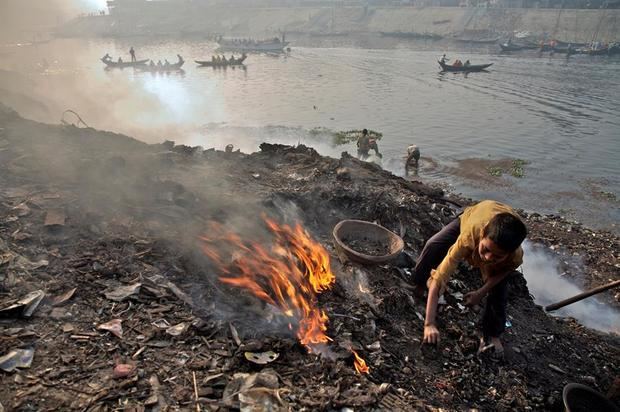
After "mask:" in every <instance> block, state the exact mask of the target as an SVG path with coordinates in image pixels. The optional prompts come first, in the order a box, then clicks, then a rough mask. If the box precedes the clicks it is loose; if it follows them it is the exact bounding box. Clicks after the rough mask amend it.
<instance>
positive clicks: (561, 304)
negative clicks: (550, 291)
mask: <svg viewBox="0 0 620 412" xmlns="http://www.w3.org/2000/svg"><path fill="white" fill-rule="evenodd" d="M618 286H620V280H615V281H613V282H610V283H607V284H606V285H602V286H598V287H596V288H593V289H590V290H587V291H585V292H582V293H580V294H578V295H575V296H573V297H571V298H568V299H564V300H561V301H559V302H557V303H553V304H551V305H547V306H545V310H546V311H547V312H551V311H553V310H557V309H560V308H563V307H564V306H567V305H570V304H572V303H575V302H579V301H580V300H582V299H585V298H587V297H590V296H592V295H596V294H598V293H601V292H604V291H606V290H609V289H613V288H616V287H618Z"/></svg>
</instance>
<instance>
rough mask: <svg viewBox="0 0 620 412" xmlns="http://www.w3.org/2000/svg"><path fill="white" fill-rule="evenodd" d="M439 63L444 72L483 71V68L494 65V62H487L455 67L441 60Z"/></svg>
mask: <svg viewBox="0 0 620 412" xmlns="http://www.w3.org/2000/svg"><path fill="white" fill-rule="evenodd" d="M437 63H439V65H440V66H441V70H442V71H444V72H481V71H483V70H486V69H488V68H489V67H491V66H492V65H493V63H487V64H470V65H469V66H458V67H454V66H452V65H449V64H445V63H442V62H441V61H438V62H437Z"/></svg>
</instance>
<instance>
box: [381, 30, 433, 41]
mask: <svg viewBox="0 0 620 412" xmlns="http://www.w3.org/2000/svg"><path fill="white" fill-rule="evenodd" d="M379 33H380V34H381V36H383V37H396V38H398V39H421V40H441V39H443V36H440V35H439V34H434V33H427V32H425V33H416V32H404V31H382V32H379Z"/></svg>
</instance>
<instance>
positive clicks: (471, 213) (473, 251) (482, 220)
mask: <svg viewBox="0 0 620 412" xmlns="http://www.w3.org/2000/svg"><path fill="white" fill-rule="evenodd" d="M499 213H510V214H512V215H514V216H516V217H519V215H518V214H517V212H515V211H514V210H513V209H512V208H511V207H510V206H507V205H504V204H502V203H499V202H496V201H493V200H484V201H482V202H480V203H478V204H475V205H473V206H470V207H468V208H467V209H465V211H464V212H463V214H462V215H461V216H460V219H461V232H460V234H459V237H458V239H457V240H456V242H455V243H454V244H453V245H452V246H451V247H450V249H449V250H448V254H447V255H446V257H445V258H444V259H443V261H442V262H441V263H440V264H439V266H437V269H435V270H431V277H430V279H429V281H428V282H429V283H428V285H429V286H430V282H431V281H433V280H434V281H435V282H437V283H438V284H439V285H440V288H441V290H444V288H445V286H446V284H447V283H448V281H449V280H450V277H451V276H452V275H453V274H454V271H455V270H456V267H457V265H458V263H459V262H461V261H464V260H466V261H467V262H468V263H469V264H470V265H472V266H474V267H477V268H479V269H480V271H481V272H482V278H483V279H484V280H485V281H486V279H487V278H488V277H490V276H494V275H501V274H503V273H506V272H507V271H510V270H514V269H516V268H517V267H519V266H520V265H521V263H523V249H521V247H519V248H518V249H517V250H515V251H514V252H513V253H511V255H510V256H508V257H507V258H506V259H505V260H503V261H502V262H500V263H496V264H488V263H485V262H484V261H483V260H482V259H481V258H480V255H479V254H478V246H479V244H480V240H482V237H483V235H482V233H483V230H484V227H485V226H486V225H487V223H489V221H490V220H491V219H492V218H493V217H494V216H495V215H497V214H499Z"/></svg>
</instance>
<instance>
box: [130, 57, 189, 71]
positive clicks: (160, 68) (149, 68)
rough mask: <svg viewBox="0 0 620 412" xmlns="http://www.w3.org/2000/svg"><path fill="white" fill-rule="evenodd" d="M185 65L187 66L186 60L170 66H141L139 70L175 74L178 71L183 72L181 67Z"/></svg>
mask: <svg viewBox="0 0 620 412" xmlns="http://www.w3.org/2000/svg"><path fill="white" fill-rule="evenodd" d="M183 64H185V60H179V61H178V62H176V63H172V64H169V65H167V66H166V65H161V66H158V65H156V64H155V65H153V66H151V65H150V64H148V65H144V66H140V67H139V69H140V70H143V71H146V72H157V73H165V72H174V71H178V70H181V67H183Z"/></svg>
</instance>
